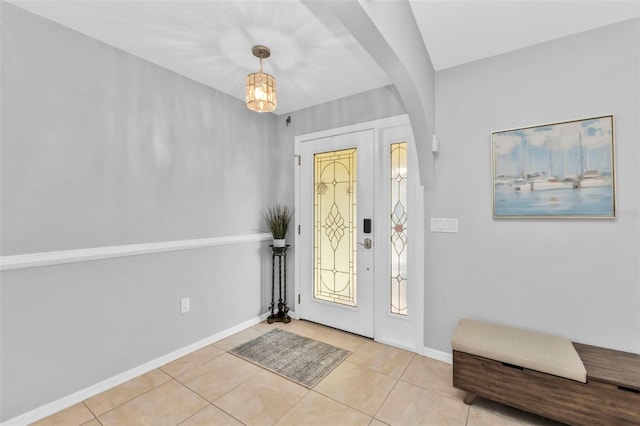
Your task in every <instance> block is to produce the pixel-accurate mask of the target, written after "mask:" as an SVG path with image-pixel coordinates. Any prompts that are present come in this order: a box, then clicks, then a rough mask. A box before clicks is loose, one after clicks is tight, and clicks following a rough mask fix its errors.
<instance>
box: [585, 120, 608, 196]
mask: <svg viewBox="0 0 640 426" xmlns="http://www.w3.org/2000/svg"><path fill="white" fill-rule="evenodd" d="M578 140H579V145H580V175H579V176H578V188H593V187H598V186H611V176H610V175H604V174H602V173H600V171H599V170H589V168H588V167H587V164H586V162H585V160H584V151H583V147H582V136H581V133H580V132H578Z"/></svg>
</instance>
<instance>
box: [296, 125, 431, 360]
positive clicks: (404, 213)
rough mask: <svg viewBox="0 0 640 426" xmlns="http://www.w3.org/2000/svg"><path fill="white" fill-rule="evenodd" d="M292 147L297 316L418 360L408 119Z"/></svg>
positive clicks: (419, 296) (416, 213) (414, 199)
mask: <svg viewBox="0 0 640 426" xmlns="http://www.w3.org/2000/svg"><path fill="white" fill-rule="evenodd" d="M295 146H296V148H295V149H296V154H297V155H299V158H298V166H299V167H297V170H296V180H295V186H296V212H295V214H296V225H298V226H297V229H296V231H297V236H296V241H295V262H296V268H295V283H296V284H295V289H296V292H297V294H298V300H297V304H296V305H295V315H296V316H297V317H298V318H301V319H307V320H310V321H314V322H318V323H321V324H325V325H328V326H331V327H335V328H338V329H341V330H346V331H350V332H352V333H356V334H360V335H363V336H367V337H373V338H375V340H376V341H379V342H382V343H388V344H391V345H394V346H398V347H401V348H405V349H409V350H412V351H415V352H418V353H422V352H423V350H424V346H423V343H424V313H423V301H424V288H423V282H424V279H423V276H424V274H423V265H424V262H422V260H421V258H422V256H423V253H424V247H423V244H422V243H423V240H424V238H423V235H424V228H423V227H422V222H423V219H422V218H423V217H424V216H423V209H422V205H423V197H422V195H423V189H422V187H421V186H420V183H419V179H418V175H417V164H416V159H417V156H416V155H415V143H414V141H413V135H412V132H411V126H410V124H409V121H408V117H407V116H398V117H391V118H388V119H382V120H377V121H373V122H367V123H361V124H356V125H352V126H347V127H343V128H339V129H332V130H327V131H322V132H317V133H312V134H308V135H301V136H297V137H296V145H295Z"/></svg>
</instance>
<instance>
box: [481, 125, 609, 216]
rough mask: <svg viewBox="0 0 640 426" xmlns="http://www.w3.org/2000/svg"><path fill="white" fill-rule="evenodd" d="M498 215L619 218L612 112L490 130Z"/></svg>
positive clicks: (494, 197) (495, 211) (495, 214)
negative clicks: (617, 215)
mask: <svg viewBox="0 0 640 426" xmlns="http://www.w3.org/2000/svg"><path fill="white" fill-rule="evenodd" d="M491 152H492V154H491V156H492V172H493V173H492V175H493V217H494V218H570V219H571V218H586V219H594V218H598V219H601V218H605V219H612V218H615V217H616V211H615V206H616V202H615V193H616V191H615V170H614V163H615V161H614V160H615V158H614V123H613V115H605V116H601V117H593V118H585V119H580V120H572V121H563V122H559V123H551V124H545V125H541V126H530V127H523V128H519V129H511V130H501V131H497V132H492V133H491Z"/></svg>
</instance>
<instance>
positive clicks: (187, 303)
mask: <svg viewBox="0 0 640 426" xmlns="http://www.w3.org/2000/svg"><path fill="white" fill-rule="evenodd" d="M190 310H191V298H190V297H185V298H182V299H180V313H181V314H186V313H187V312H189V311H190Z"/></svg>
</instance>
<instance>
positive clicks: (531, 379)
mask: <svg viewBox="0 0 640 426" xmlns="http://www.w3.org/2000/svg"><path fill="white" fill-rule="evenodd" d="M547 344H548V345H549V347H547V346H546V345H547ZM556 344H557V345H558V346H555V347H554V345H556ZM568 344H569V345H570V347H569V346H567V341H566V339H563V338H561V337H557V336H550V335H546V334H543V333H535V332H530V331H525V330H519V329H515V328H511V327H504V326H499V325H494V324H488V323H483V322H478V321H471V320H462V321H460V324H459V325H458V328H457V329H456V333H455V335H454V338H453V340H452V349H453V386H454V387H456V388H458V389H461V390H464V391H466V392H468V394H467V396H466V397H465V399H464V402H465V403H467V404H470V403H472V402H473V400H474V398H475V397H476V395H477V396H480V397H483V398H486V399H490V400H493V401H496V402H499V403H502V404H505V405H510V406H513V407H516V408H519V409H522V410H525V411H529V412H532V413H535V414H538V415H541V416H544V417H548V418H551V419H554V420H558V421H561V422H564V423H567V424H571V425H590V426H591V425H607V426H609V425H640V355H637V354H631V353H627V352H620V351H614V350H611V349H605V348H599V347H595V346H589V345H583V344H579V343H572V342H570V341H569V342H568ZM539 345H542V347H540V346H539ZM571 349H572V350H571ZM574 355H575V357H574ZM536 356H540V357H541V358H542V359H541V360H536V359H535V357H536ZM554 357H555V358H557V359H554ZM560 358H563V359H560ZM567 358H568V359H567ZM576 360H577V361H578V363H576ZM580 366H582V368H583V369H584V372H585V374H584V379H582V376H581V374H580ZM565 373H566V374H565ZM567 376H569V377H567Z"/></svg>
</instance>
